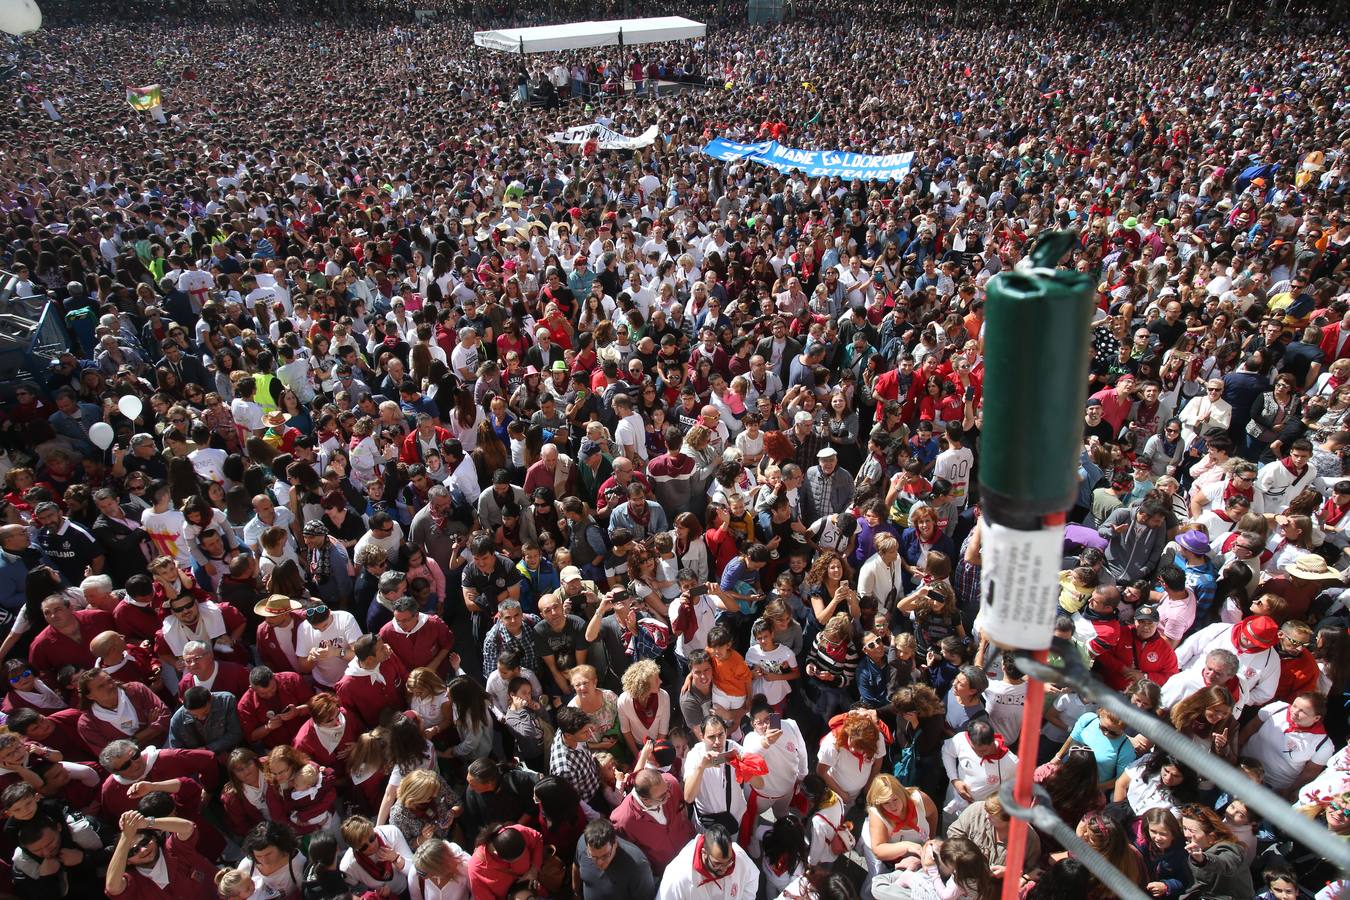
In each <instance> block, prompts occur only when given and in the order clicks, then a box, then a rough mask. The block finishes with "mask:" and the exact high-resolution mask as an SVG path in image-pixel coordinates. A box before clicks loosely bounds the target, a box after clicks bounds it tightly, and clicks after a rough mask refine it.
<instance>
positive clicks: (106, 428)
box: [89, 422, 113, 450]
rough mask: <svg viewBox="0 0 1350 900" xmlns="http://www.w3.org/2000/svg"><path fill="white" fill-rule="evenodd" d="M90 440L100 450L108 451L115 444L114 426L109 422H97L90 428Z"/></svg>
mask: <svg viewBox="0 0 1350 900" xmlns="http://www.w3.org/2000/svg"><path fill="white" fill-rule="evenodd" d="M89 440H91V441H93V442H94V446H95V447H97V448H98V449H100V450H107V449H108V448H109V447H111V446H112V442H113V429H112V426H111V425H109V424H108V423H107V422H95V423H94V424H93V425H91V426H89Z"/></svg>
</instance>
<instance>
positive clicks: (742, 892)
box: [656, 750, 759, 900]
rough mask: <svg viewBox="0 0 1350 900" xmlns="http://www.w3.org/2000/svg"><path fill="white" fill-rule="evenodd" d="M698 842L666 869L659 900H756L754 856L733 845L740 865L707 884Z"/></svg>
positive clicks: (686, 847)
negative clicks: (698, 862)
mask: <svg viewBox="0 0 1350 900" xmlns="http://www.w3.org/2000/svg"><path fill="white" fill-rule="evenodd" d="M690 752H691V753H692V752H693V751H692V750H691V751H690ZM686 765H688V763H687V761H686ZM698 842H699V838H698V837H695V838H694V839H693V840H692V841H690V842H689V843H688V844H686V845H685V847H684V849H683V850H681V851H680V852H679V853H678V854H676V855H675V858H674V859H673V860H671V861H670V865H668V866H666V871H665V873H664V874H662V876H661V886H660V887H659V888H657V891H656V900H754V898H755V897H756V896H757V895H758V892H759V869H758V868H756V867H755V863H754V861H753V860H751V859H750V855H749V854H748V853H746V852H745V851H744V850H742V849H741V846H740V845H739V844H735V843H733V844H732V845H731V852H732V854H733V856H734V857H735V859H736V862H735V863H734V864H733V865H732V867H731V871H730V872H728V873H727V874H725V875H723V876H722V877H721V878H716V879H712V880H708V881H705V880H704V877H703V876H702V875H700V874H699V873H698V872H696V871H694V861H695V859H694V852H695V849H696V848H697V847H698Z"/></svg>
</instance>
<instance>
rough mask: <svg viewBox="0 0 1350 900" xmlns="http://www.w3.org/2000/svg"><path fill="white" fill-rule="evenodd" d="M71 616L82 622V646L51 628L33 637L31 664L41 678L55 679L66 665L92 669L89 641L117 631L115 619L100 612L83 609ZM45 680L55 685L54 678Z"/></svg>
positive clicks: (29, 653)
mask: <svg viewBox="0 0 1350 900" xmlns="http://www.w3.org/2000/svg"><path fill="white" fill-rule="evenodd" d="M71 615H73V616H74V617H75V619H76V621H78V622H79V623H80V638H81V643H76V642H75V641H72V640H71V639H70V638H68V637H66V636H65V635H64V634H62V633H61V632H59V631H56V630H55V629H53V628H52V627H51V626H50V625H48V626H47V627H46V628H44V629H42V631H40V632H39V633H38V636H37V637H35V638H33V645H32V646H31V647H30V648H29V649H28V662H29V664H30V665H31V666H32V667H33V671H35V672H37V673H38V674H40V675H42V676H53V675H55V674H56V673H57V672H59V671H60V670H61V668H62V667H63V666H74V667H75V668H76V669H92V668H93V667H94V654H92V653H90V652H89V642H90V641H92V640H93V639H94V638H96V637H98V636H99V635H100V634H102V633H103V632H105V631H116V630H117V623H116V622H115V621H113V617H112V616H110V615H108V614H107V613H105V612H104V611H103V610H101V609H81V610H76V611H75V612H73V613H71ZM46 680H47V683H48V684H53V683H55V679H53V678H46Z"/></svg>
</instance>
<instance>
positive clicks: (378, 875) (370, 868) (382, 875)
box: [352, 834, 394, 883]
mask: <svg viewBox="0 0 1350 900" xmlns="http://www.w3.org/2000/svg"><path fill="white" fill-rule="evenodd" d="M375 842H376V843H377V844H378V845H379V848H380V849H384V838H382V837H380V836H379V834H376V835H375ZM352 853H353V854H355V856H356V862H357V863H358V864H359V865H360V866H361V868H363V869H365V870H366V871H367V872H369V873H370V877H372V878H374V879H375V880H376V881H379V882H381V883H383V882H386V881H389V880H390V879H392V878H393V877H394V864H393V863H392V862H376V861H375V859H374V858H373V857H370V856H367V855H366V853H365V851H363V850H357V849H356V848H355V847H353V848H352Z"/></svg>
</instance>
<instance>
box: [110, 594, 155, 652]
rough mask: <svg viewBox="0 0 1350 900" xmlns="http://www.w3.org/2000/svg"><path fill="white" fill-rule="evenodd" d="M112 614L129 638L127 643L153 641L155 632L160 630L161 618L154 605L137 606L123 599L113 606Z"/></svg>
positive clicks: (125, 635) (120, 628) (122, 632)
mask: <svg viewBox="0 0 1350 900" xmlns="http://www.w3.org/2000/svg"><path fill="white" fill-rule="evenodd" d="M112 614H113V620H114V621H115V622H116V623H117V630H118V631H119V632H121V634H122V637H124V638H126V639H127V643H140V642H141V641H153V640H154V639H155V632H156V631H159V624H160V620H159V617H158V616H156V615H155V610H154V608H153V607H152V606H136V605H135V604H133V603H128V602H127V601H125V600H122V601H119V602H118V604H117V606H115V607H113V613H112Z"/></svg>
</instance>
